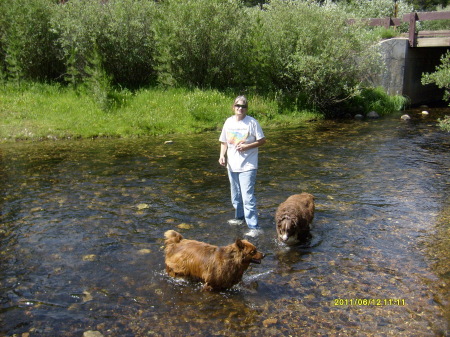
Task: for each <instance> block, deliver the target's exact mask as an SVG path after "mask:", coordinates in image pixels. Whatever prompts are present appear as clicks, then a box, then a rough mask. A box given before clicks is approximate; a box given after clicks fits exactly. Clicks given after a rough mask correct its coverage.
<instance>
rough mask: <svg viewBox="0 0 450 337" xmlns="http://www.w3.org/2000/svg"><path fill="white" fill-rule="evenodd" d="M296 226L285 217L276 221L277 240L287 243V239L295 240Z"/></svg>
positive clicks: (294, 222) (290, 219) (291, 220)
mask: <svg viewBox="0 0 450 337" xmlns="http://www.w3.org/2000/svg"><path fill="white" fill-rule="evenodd" d="M297 232H298V225H297V223H296V221H295V220H294V219H292V218H291V217H290V216H288V215H285V216H283V217H282V218H281V219H278V220H277V234H278V239H279V240H280V241H282V242H284V243H287V242H288V241H289V239H291V240H292V239H295V240H296V239H297Z"/></svg>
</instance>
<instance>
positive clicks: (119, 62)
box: [52, 0, 156, 87]
mask: <svg viewBox="0 0 450 337" xmlns="http://www.w3.org/2000/svg"><path fill="white" fill-rule="evenodd" d="M155 6H156V4H155V3H154V2H152V1H138V0H121V1H108V2H106V3H102V2H101V1H84V0H71V1H69V2H67V3H66V4H64V5H60V6H58V7H57V9H56V10H55V12H54V15H53V19H52V25H53V30H54V31H55V32H56V33H57V34H58V36H59V39H58V42H59V44H60V46H61V49H62V52H63V55H64V60H65V62H66V65H67V68H68V69H69V70H70V73H69V75H72V76H71V77H72V81H73V80H74V79H78V81H82V79H83V78H84V77H85V75H86V74H85V71H84V69H85V68H86V66H87V64H88V59H89V57H90V54H91V51H92V50H93V48H94V46H97V47H98V50H99V52H100V53H101V55H102V59H103V67H104V68H105V70H106V71H107V72H108V74H110V75H111V77H112V80H113V82H114V83H116V84H121V85H123V86H132V87H133V86H134V87H138V86H141V85H148V84H151V83H153V82H154V80H155V78H156V73H155V70H154V53H155V43H154V32H153V24H154V16H155V13H156V7H155ZM73 74H75V76H73Z"/></svg>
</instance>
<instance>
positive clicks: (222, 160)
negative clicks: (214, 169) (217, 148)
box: [219, 156, 227, 166]
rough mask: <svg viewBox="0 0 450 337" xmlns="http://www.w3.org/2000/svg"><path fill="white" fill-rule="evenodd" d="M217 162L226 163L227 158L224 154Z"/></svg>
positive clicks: (223, 164)
mask: <svg viewBox="0 0 450 337" xmlns="http://www.w3.org/2000/svg"><path fill="white" fill-rule="evenodd" d="M219 164H220V165H222V166H225V165H227V158H225V156H220V158H219Z"/></svg>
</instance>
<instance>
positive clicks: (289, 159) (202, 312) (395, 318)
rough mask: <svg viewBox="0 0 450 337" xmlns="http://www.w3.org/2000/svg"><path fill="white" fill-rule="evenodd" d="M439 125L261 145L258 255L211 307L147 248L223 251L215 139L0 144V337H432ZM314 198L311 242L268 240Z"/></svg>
mask: <svg viewBox="0 0 450 337" xmlns="http://www.w3.org/2000/svg"><path fill="white" fill-rule="evenodd" d="M443 113H445V111H438V110H436V111H432V113H431V114H430V116H429V117H426V118H424V117H421V116H420V112H419V111H412V112H411V114H413V119H412V120H411V121H408V122H405V121H401V120H400V118H399V116H392V117H389V118H383V119H380V120H372V121H340V122H331V121H324V122H318V123H316V124H311V125H310V126H308V127H304V128H296V129H289V128H285V129H282V130H266V136H267V138H268V140H269V141H268V143H267V144H266V145H265V146H264V148H262V149H261V152H260V165H261V167H260V170H259V172H258V185H257V194H258V203H259V212H260V223H261V226H262V227H263V229H264V234H263V235H261V236H259V237H258V238H256V239H252V240H250V241H252V242H253V243H254V244H255V245H256V246H257V247H258V249H259V250H261V251H263V252H264V253H266V258H265V259H264V260H263V263H262V264H261V265H257V266H252V267H251V268H250V269H249V270H248V271H247V272H246V273H245V274H244V278H243V282H242V283H241V284H239V285H237V286H235V287H234V288H233V289H231V290H228V291H223V292H213V293H209V292H202V291H201V285H200V284H198V283H193V282H189V281H185V280H175V279H171V278H170V277H168V276H167V275H166V273H165V270H164V258H163V251H162V246H163V240H162V238H163V233H164V232H165V231H166V230H168V229H176V230H178V231H180V232H181V233H182V234H183V235H184V236H185V237H186V238H189V239H197V240H201V241H206V242H209V243H211V244H216V245H227V244H229V243H231V242H233V241H234V240H235V239H236V238H239V237H242V236H243V234H244V233H245V228H243V227H236V226H230V225H228V224H227V219H229V218H230V217H232V215H233V211H232V209H231V206H230V201H229V188H228V181H227V177H226V173H225V171H224V170H223V168H221V167H220V166H219V165H218V163H217V159H218V150H219V146H218V140H217V138H218V134H217V133H216V132H211V133H206V134H202V135H194V136H176V137H175V138H174V139H173V141H174V142H173V144H164V141H165V140H167V139H168V138H158V137H155V138H145V139H135V140H95V141H88V140H84V141H61V142H42V143H26V142H23V143H17V144H3V145H0V160H1V162H0V174H1V177H0V183H1V184H0V193H1V199H0V212H1V224H0V334H4V335H6V336H13V335H18V336H19V335H21V334H23V333H25V334H27V333H28V334H29V335H30V336H34V335H39V336H81V335H83V332H85V331H88V330H94V331H99V332H101V333H102V334H103V335H104V336H147V335H155V336H177V335H195V336H197V335H198V336H200V335H202V336H209V335H211V336H212V335H214V336H229V335H233V336H249V335H250V336H261V335H264V336H280V335H284V336H290V335H301V334H303V335H323V336H334V335H342V336H443V335H446V334H448V320H449V317H450V316H449V312H450V309H449V293H448V284H449V279H450V270H449V265H450V256H449V250H448V247H449V237H450V235H449V214H448V209H450V207H449V206H450V198H449V184H450V179H449V178H450V172H449V167H450V159H449V156H448V150H449V148H450V136H449V134H448V133H444V132H442V131H440V130H439V129H438V128H437V126H436V118H437V117H439V116H443ZM300 191H307V192H310V193H312V194H314V195H315V197H316V216H315V219H314V227H313V230H312V238H311V240H310V241H309V242H308V243H306V244H303V245H301V246H298V247H286V246H283V245H282V244H280V243H278V242H277V241H276V237H275V227H274V222H273V216H274V213H275V209H276V207H277V206H278V204H279V203H281V202H282V201H284V200H285V199H286V198H287V197H288V196H289V195H291V194H294V193H298V192H300Z"/></svg>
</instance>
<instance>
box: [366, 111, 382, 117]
mask: <svg viewBox="0 0 450 337" xmlns="http://www.w3.org/2000/svg"><path fill="white" fill-rule="evenodd" d="M367 118H372V119H376V118H380V115H379V114H378V112H376V111H371V112H369V113H368V114H367Z"/></svg>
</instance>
